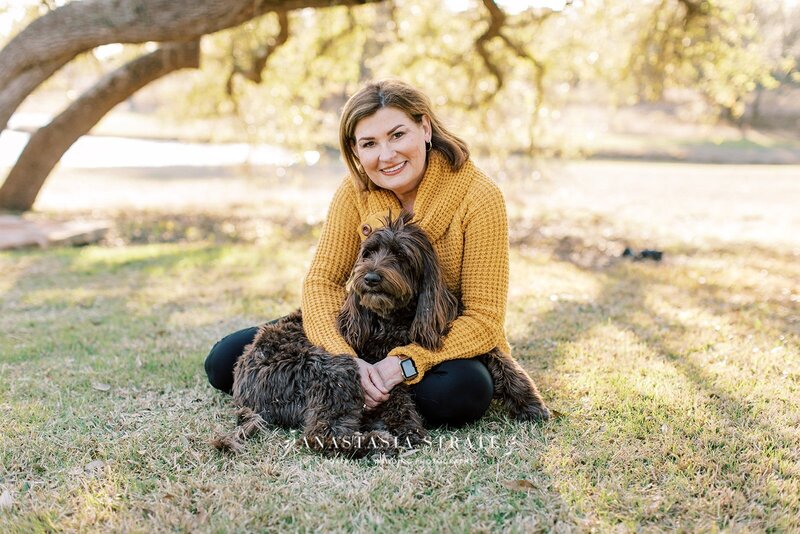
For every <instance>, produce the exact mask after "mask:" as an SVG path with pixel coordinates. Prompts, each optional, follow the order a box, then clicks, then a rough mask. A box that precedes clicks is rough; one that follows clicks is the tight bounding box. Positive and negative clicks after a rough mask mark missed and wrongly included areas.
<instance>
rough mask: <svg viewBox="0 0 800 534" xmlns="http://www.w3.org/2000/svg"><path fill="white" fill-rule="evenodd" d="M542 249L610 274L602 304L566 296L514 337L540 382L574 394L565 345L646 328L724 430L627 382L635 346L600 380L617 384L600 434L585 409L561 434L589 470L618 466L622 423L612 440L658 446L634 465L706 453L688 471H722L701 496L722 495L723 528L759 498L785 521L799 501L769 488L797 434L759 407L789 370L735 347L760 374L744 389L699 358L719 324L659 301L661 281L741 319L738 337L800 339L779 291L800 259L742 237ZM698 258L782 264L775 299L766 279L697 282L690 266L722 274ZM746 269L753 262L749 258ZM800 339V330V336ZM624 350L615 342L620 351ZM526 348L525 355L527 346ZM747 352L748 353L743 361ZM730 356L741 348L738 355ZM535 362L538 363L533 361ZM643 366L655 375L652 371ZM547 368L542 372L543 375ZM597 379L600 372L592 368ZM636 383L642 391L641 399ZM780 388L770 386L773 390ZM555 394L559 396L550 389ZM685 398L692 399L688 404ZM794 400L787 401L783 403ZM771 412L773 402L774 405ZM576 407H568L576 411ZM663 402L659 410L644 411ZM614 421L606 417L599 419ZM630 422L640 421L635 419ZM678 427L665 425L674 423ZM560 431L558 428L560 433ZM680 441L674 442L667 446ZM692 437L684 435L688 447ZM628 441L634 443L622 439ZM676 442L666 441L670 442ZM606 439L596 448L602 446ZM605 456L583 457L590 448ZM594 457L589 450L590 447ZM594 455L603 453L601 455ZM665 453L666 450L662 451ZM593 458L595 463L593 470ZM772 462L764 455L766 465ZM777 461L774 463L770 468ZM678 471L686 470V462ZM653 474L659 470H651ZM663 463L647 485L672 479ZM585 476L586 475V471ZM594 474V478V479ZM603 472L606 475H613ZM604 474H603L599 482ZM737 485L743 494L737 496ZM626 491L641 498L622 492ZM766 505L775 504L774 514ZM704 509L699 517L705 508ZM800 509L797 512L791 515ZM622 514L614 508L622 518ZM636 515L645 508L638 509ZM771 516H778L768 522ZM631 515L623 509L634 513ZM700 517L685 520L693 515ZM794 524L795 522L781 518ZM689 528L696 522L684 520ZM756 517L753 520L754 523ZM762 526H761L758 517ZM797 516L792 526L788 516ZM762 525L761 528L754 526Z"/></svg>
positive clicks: (651, 345)
mask: <svg viewBox="0 0 800 534" xmlns="http://www.w3.org/2000/svg"><path fill="white" fill-rule="evenodd" d="M535 246H537V247H538V248H540V249H545V250H549V251H550V252H551V254H552V256H553V257H554V258H556V259H558V260H560V261H563V262H565V263H569V264H571V265H573V266H575V267H577V268H578V269H580V270H581V271H583V272H584V273H587V274H589V275H591V277H592V278H593V279H594V280H596V281H598V282H599V284H600V290H599V293H598V295H597V296H596V297H595V298H593V299H592V301H591V302H574V301H563V300H559V301H557V302H555V303H554V305H553V307H552V309H551V310H549V311H547V312H545V313H544V314H542V315H541V316H540V317H538V318H537V319H536V321H534V322H532V324H531V326H530V328H529V329H528V332H527V333H526V334H523V335H521V336H519V337H518V339H514V340H512V341H513V342H514V345H515V346H518V347H520V346H521V347H522V349H523V350H522V351H521V352H522V354H523V364H524V365H526V366H527V367H533V369H535V370H536V371H540V370H541V371H542V375H543V376H541V377H537V380H538V381H540V386H544V389H545V390H547V392H548V393H551V394H554V395H557V394H558V392H559V391H561V392H562V393H565V394H567V396H569V393H568V391H569V389H570V388H569V387H564V385H565V384H568V383H569V382H570V380H571V377H570V376H567V377H563V378H562V377H559V376H558V374H557V373H558V372H559V370H560V369H563V368H564V366H563V365H562V360H564V358H565V357H566V355H567V350H565V348H564V347H567V346H570V345H572V344H574V343H579V342H580V341H581V340H582V339H584V338H585V337H587V336H590V334H591V332H592V330H593V329H595V328H604V327H609V326H610V327H613V328H615V329H617V330H618V331H621V332H623V333H629V334H632V335H633V336H634V340H635V342H634V343H635V344H638V345H640V346H641V347H642V348H643V349H644V352H646V353H650V354H653V355H655V360H653V361H655V362H660V363H662V364H664V365H666V366H667V367H669V366H671V367H672V368H674V369H675V370H676V371H678V373H680V376H682V377H684V378H685V379H686V380H688V382H689V383H691V384H692V385H693V386H694V388H695V390H696V397H697V398H698V399H700V401H699V402H700V403H701V405H703V406H705V407H706V408H707V409H708V411H709V412H710V413H711V415H712V418H713V419H712V423H713V428H708V427H707V425H708V424H709V421H708V420H707V418H706V417H704V416H703V415H702V414H700V413H696V412H695V411H684V410H682V409H679V408H678V406H673V405H671V404H670V403H669V402H664V401H663V400H658V399H657V397H654V396H652V395H651V394H648V393H647V392H646V391H641V390H640V393H639V394H638V398H637V395H636V393H635V391H636V388H635V387H633V386H632V384H630V383H627V382H626V381H627V380H629V379H626V378H625V376H626V375H625V373H626V368H627V367H630V366H633V365H636V362H635V361H633V360H631V358H633V359H634V360H635V359H636V358H637V356H636V355H635V354H633V355H631V354H625V355H626V356H628V360H627V361H624V360H622V359H620V360H619V361H618V362H617V363H616V365H619V366H620V367H619V369H618V370H616V369H614V368H613V367H611V368H609V369H607V370H606V374H605V375H596V376H598V377H600V376H602V379H603V380H604V381H607V382H608V383H604V384H597V385H596V387H597V388H600V389H602V388H606V389H607V390H608V391H609V395H610V396H609V398H608V400H609V404H608V405H607V406H603V407H600V409H601V411H600V412H594V414H593V415H589V417H591V418H593V419H595V421H593V423H592V424H591V425H589V427H590V428H596V429H598V432H600V435H597V434H593V433H584V432H583V428H581V427H583V426H584V425H585V424H586V420H585V419H584V416H583V415H576V417H577V419H575V418H570V417H567V419H566V420H562V421H561V423H560V428H559V430H558V433H560V434H561V435H562V437H564V436H567V435H571V436H572V438H570V439H572V440H573V441H572V443H571V446H572V447H574V448H575V452H574V453H573V456H575V457H578V458H581V457H583V458H584V460H580V464H581V465H577V466H576V467H577V469H578V470H579V471H581V470H583V471H586V472H587V473H592V472H593V469H594V468H596V467H597V466H598V465H599V466H605V467H604V468H608V461H610V457H609V456H607V454H608V453H609V452H610V451H609V450H608V447H607V444H602V441H603V440H604V439H609V436H608V435H607V429H606V426H607V425H610V426H611V427H613V428H614V432H615V435H614V437H613V438H611V439H612V440H618V442H619V443H620V448H621V449H628V447H629V450H631V451H636V450H639V451H641V450H642V444H643V443H647V442H651V444H650V445H649V446H648V445H645V447H646V448H647V447H649V450H648V452H647V453H645V454H644V455H643V456H642V457H638V458H631V459H630V460H629V461H630V462H631V465H632V466H633V465H641V466H644V465H645V464H648V463H650V462H651V461H656V460H657V461H662V462H665V463H664V467H665V468H666V466H668V465H674V466H680V465H683V466H684V467H685V466H686V463H687V462H688V465H689V466H690V467H691V466H692V465H693V464H692V460H687V459H686V458H694V461H695V462H697V463H696V465H695V467H696V468H697V470H698V471H697V472H696V473H691V472H687V473H683V474H682V475H681V476H684V477H687V479H691V478H692V477H695V478H698V477H700V478H702V477H703V476H708V473H709V472H713V473H715V474H714V476H712V480H713V484H711V485H710V486H708V487H704V488H700V489H699V490H696V491H700V495H704V496H705V498H706V499H707V500H710V501H717V502H718V505H717V511H716V517H715V518H714V522H715V523H716V524H717V525H718V526H719V527H722V528H725V527H726V526H730V525H732V524H735V521H736V519H735V516H736V515H737V514H738V515H741V514H742V513H745V512H744V511H745V509H746V508H747V507H748V506H752V505H757V506H761V507H763V508H766V510H767V513H762V514H761V518H760V519H761V520H762V521H766V523H761V524H762V525H766V526H768V525H775V521H776V517H778V516H780V514H781V510H795V511H796V510H797V503H796V501H795V500H794V499H793V497H791V496H789V495H786V494H784V493H782V492H777V493H774V494H773V493H769V492H767V490H766V489H765V487H763V486H764V485H765V477H770V476H773V477H775V478H776V479H777V480H781V479H782V476H785V473H784V475H781V469H780V468H779V467H778V465H780V463H781V462H782V461H797V460H798V458H797V455H796V452H792V451H796V438H795V436H794V434H793V433H792V432H791V431H789V430H788V429H787V428H785V427H784V426H782V425H781V424H780V423H779V422H777V421H775V420H773V419H772V418H770V417H768V416H767V415H766V413H763V412H764V410H762V411H760V410H759V407H758V405H759V404H762V405H763V404H764V403H769V402H770V400H771V399H770V398H769V392H768V391H767V392H764V391H761V390H760V388H761V389H763V388H764V387H766V386H765V382H766V381H770V380H774V379H780V377H779V376H777V374H776V376H775V377H768V376H761V375H759V374H758V373H757V372H756V370H755V369H752V366H748V364H749V362H748V360H747V359H746V358H745V356H746V355H747V351H749V350H750V348H749V347H748V346H745V347H744V348H742V349H739V350H740V354H738V355H733V358H734V360H735V361H736V363H738V364H739V365H740V366H741V368H743V369H744V370H745V371H747V370H751V371H752V380H753V384H750V385H752V387H746V386H745V387H742V386H741V384H738V383H726V380H725V378H726V377H725V376H724V375H717V374H715V372H714V371H712V370H710V369H708V368H706V367H704V365H703V364H700V363H698V362H697V361H696V359H695V358H694V357H693V355H695V354H699V355H703V354H704V353H706V351H708V349H709V345H711V346H713V345H714V344H715V342H716V340H713V339H712V341H710V342H709V341H708V338H703V337H702V335H699V334H698V330H702V329H703V328H709V327H708V325H705V324H700V323H698V324H693V323H692V322H691V320H676V319H674V318H673V317H672V316H671V315H667V314H665V313H664V312H663V311H660V310H659V309H658V308H657V307H656V306H654V305H653V301H652V300H651V299H653V298H658V297H654V296H653V295H652V294H650V293H651V288H654V287H660V288H662V290H664V288H666V290H665V291H666V294H667V298H668V301H669V302H668V303H667V304H668V305H670V306H673V307H680V306H681V304H683V305H684V306H686V307H688V308H693V309H697V310H700V312H701V313H703V314H706V315H707V316H711V317H714V318H716V320H718V321H719V322H720V323H723V324H724V323H725V322H727V321H731V322H732V323H733V324H732V326H731V327H730V328H731V329H732V330H733V331H734V332H735V333H736V335H738V336H739V337H741V338H743V339H744V338H746V337H747V336H748V335H749V334H750V333H751V331H750V330H749V329H748V323H754V329H756V328H758V329H759V330H760V331H761V332H762V333H764V334H765V335H768V336H774V337H775V338H778V337H779V336H781V337H780V339H785V338H784V337H783V335H782V334H785V335H786V336H787V337H789V338H790V339H789V340H788V341H787V343H791V342H792V339H791V336H797V335H798V320H797V316H796V314H795V313H793V312H792V308H793V306H792V303H793V301H792V300H791V298H793V297H791V296H790V295H789V294H786V292H785V291H784V292H783V294H782V295H775V294H774V287H776V286H777V287H784V288H789V287H792V280H793V279H796V278H795V277H794V276H795V273H794V268H793V267H791V266H792V265H795V263H794V261H792V260H796V258H795V257H794V255H791V254H787V253H784V252H781V251H775V250H772V249H765V248H759V247H756V246H749V245H746V246H742V247H741V248H738V247H737V246H736V245H733V246H731V247H730V248H717V249H713V250H698V249H694V250H682V251H667V254H666V258H667V259H666V261H665V262H663V263H661V264H655V263H629V262H627V261H622V260H620V259H619V258H612V257H608V255H607V254H606V255H605V257H603V254H602V251H598V250H589V251H586V250H581V243H580V241H575V240H571V239H565V238H557V239H553V240H550V241H547V242H545V241H539V242H538V243H535ZM688 254H693V255H697V256H702V257H719V256H723V257H729V258H738V261H739V262H742V261H743V262H745V263H746V264H754V265H755V268H756V269H758V270H761V271H764V269H763V268H762V266H761V265H760V262H768V263H770V264H771V265H772V264H775V265H779V266H782V267H781V268H776V267H773V269H772V271H770V274H771V275H772V276H774V277H775V279H774V280H773V294H770V295H767V296H765V295H764V294H763V291H762V290H761V288H760V287H759V285H758V284H750V285H746V284H736V285H731V286H730V287H726V286H724V285H721V284H716V283H713V282H706V281H703V282H702V283H701V282H699V281H697V280H693V279H692V278H691V277H689V276H688V274H689V273H690V272H691V271H692V270H698V271H702V272H705V273H707V276H709V278H711V277H712V276H713V275H714V270H713V267H706V268H705V269H704V268H703V267H697V266H694V265H693V264H692V260H691V257H688V256H687V255H688ZM739 267H741V265H739ZM732 313H735V314H739V315H737V316H736V320H732V319H731V314H732ZM794 340H796V337H795V338H794ZM611 350H612V351H613V350H616V347H615V348H612V349H611ZM518 354H519V352H518ZM604 356H606V355H601V356H598V358H596V361H597V362H598V365H609V363H608V361H604V360H606V359H605V358H604ZM737 356H738V358H737ZM728 357H730V355H728ZM579 359H580V361H581V363H582V364H583V365H590V366H591V365H593V363H592V362H593V357H592V355H591V354H588V355H583V357H582V358H579ZM529 364H530V365H529ZM639 365H641V366H642V367H644V368H645V369H648V368H649V365H650V364H648V363H647V361H640V362H639ZM642 372H645V373H646V372H647V371H646V370H644V371H642ZM534 374H536V373H534ZM589 374H590V375H591V372H590V373H589ZM631 389H633V390H634V393H633V397H631ZM767 389H768V388H767ZM545 396H546V397H548V395H545ZM548 400H549V401H550V402H551V404H552V405H553V406H555V407H556V408H559V407H560V406H564V405H565V404H567V405H569V404H572V407H573V408H576V413H579V412H581V409H580V408H578V407H577V402H578V400H577V399H576V398H573V399H558V398H552V399H548ZM679 404H680V403H679ZM789 406H791V404H790V403H787V404H785V405H784V406H783V407H782V408H787V407H789ZM762 408H763V406H762ZM569 409H570V408H566V410H567V411H568V410H569ZM650 409H652V413H650V414H647V413H642V412H646V411H647V410H650ZM597 418H603V419H605V420H604V421H596V419H597ZM626 420H630V421H632V422H633V424H625V421H626ZM676 426H677V427H678V433H679V434H682V439H681V440H679V443H678V444H673V445H670V447H673V449H670V451H669V452H667V453H666V454H665V453H664V451H659V450H658V447H659V446H660V445H659V444H658V442H659V441H660V440H661V435H662V433H663V432H673V431H674V427H676ZM665 428H666V429H667V430H664V429H665ZM553 431H556V430H555V429H554V430H553ZM667 441H668V440H664V443H665V444H666V443H667ZM680 441H683V442H682V443H680ZM622 444H625V445H622ZM664 446H666V445H664ZM595 447H596V448H595ZM586 449H588V450H590V451H594V452H589V453H581V452H579V451H581V450H586ZM753 451H768V453H769V454H771V455H773V460H763V461H761V460H760V459H759V460H756V459H754V452H753ZM587 454H588V455H589V458H586V455H587ZM592 454H595V456H594V457H592ZM653 454H659V455H663V456H661V457H660V458H658V459H656V458H655V457H653V456H652V455H653ZM585 461H588V462H589V465H594V466H595V467H587V465H586V464H584V462H585ZM759 462H761V463H759ZM765 466H769V467H766V471H765ZM676 469H677V470H679V469H678V468H677V467H676ZM642 472H643V473H644V472H647V471H646V470H645V469H644V468H642ZM664 475H665V473H664V472H663V470H656V472H650V473H649V479H648V480H644V481H638V483H639V484H641V486H642V487H643V488H646V487H648V486H649V485H653V486H652V487H658V486H659V485H661V484H663V480H662V478H663V476H664ZM576 476H577V474H576ZM586 476H594V475H586ZM601 478H602V477H601ZM596 481H597V480H595V482H596ZM726 492H731V493H730V494H728V493H726ZM619 498H622V499H625V498H631V497H630V496H627V497H626V496H621V497H619ZM621 508H627V517H628V518H629V519H630V518H631V517H632V516H631V512H632V510H631V509H630V507H629V506H627V507H621ZM662 508H666V510H669V511H671V512H672V513H673V514H675V513H678V515H680V513H681V511H682V510H685V509H686V503H685V502H682V501H677V500H676V501H673V502H671V503H667V504H666V505H665V506H662ZM762 512H763V510H762ZM638 513H639V516H638V517H637V518H636V521H637V524H638V523H639V522H641V523H644V524H647V523H658V524H660V525H661V526H664V525H665V523H664V522H663V521H664V517H665V516H664V513H665V511H664V510H661V512H660V513H657V514H655V515H653V514H649V513H646V512H645V511H643V510H640V511H638ZM694 513H697V512H696V511H695V512H694ZM760 513H761V512H758V511H757V510H755V511H753V512H752V514H753V515H752V516H751V517H750V518H749V520H751V521H755V520H758V519H759V514H760ZM789 514H791V512H789ZM612 515H613V514H612ZM634 515H635V514H634ZM765 516H766V519H765ZM623 517H625V514H620V515H619V520H623ZM686 519H688V518H687V517H684V521H685V520H686ZM780 520H783V518H780ZM684 524H686V523H684ZM745 524H747V523H745ZM755 524H758V523H755ZM787 524H788V523H787ZM751 525H753V524H752V523H751Z"/></svg>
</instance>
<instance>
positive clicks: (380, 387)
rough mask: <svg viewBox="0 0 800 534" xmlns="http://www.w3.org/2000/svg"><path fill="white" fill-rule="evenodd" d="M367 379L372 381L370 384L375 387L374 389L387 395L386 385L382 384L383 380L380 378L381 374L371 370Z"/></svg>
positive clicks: (373, 369)
mask: <svg viewBox="0 0 800 534" xmlns="http://www.w3.org/2000/svg"><path fill="white" fill-rule="evenodd" d="M369 378H370V380H372V383H373V384H374V385H375V387H376V388H378V390H379V391H380V392H381V393H383V394H387V393H389V388H387V387H386V384H385V383H384V381H383V378H382V377H381V374H380V373H379V372H378V370H377V369H375V368H372V369H371V370H370V373H369Z"/></svg>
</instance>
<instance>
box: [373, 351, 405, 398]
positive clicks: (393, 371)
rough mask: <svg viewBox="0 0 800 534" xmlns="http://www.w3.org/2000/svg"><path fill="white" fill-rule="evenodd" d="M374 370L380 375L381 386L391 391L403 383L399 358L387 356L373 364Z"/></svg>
mask: <svg viewBox="0 0 800 534" xmlns="http://www.w3.org/2000/svg"><path fill="white" fill-rule="evenodd" d="M375 369H377V370H378V373H380V375H381V378H382V379H383V384H384V385H385V386H386V387H387V388H388V389H389V390H391V389H392V388H393V387H395V386H396V385H397V384H399V383H400V382H402V381H403V371H402V370H401V369H400V358H398V357H397V356H387V357H385V358H384V359H382V360H381V361H379V362H378V363H376V364H375Z"/></svg>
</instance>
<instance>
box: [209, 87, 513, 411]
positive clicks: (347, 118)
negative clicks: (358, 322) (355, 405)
mask: <svg viewBox="0 0 800 534" xmlns="http://www.w3.org/2000/svg"><path fill="white" fill-rule="evenodd" d="M339 144H340V148H341V151H342V155H343V157H344V161H345V163H346V164H347V167H348V169H349V171H350V175H349V176H348V177H346V178H345V179H344V180H343V182H342V183H341V185H340V186H339V188H338V190H337V191H336V193H335V195H334V197H333V200H332V202H331V204H330V208H329V210H328V215H327V219H326V221H325V225H324V227H323V230H322V236H321V237H320V240H319V246H318V247H317V251H316V254H315V256H314V260H313V261H312V264H311V268H310V269H309V272H308V274H307V276H306V278H305V281H304V284H303V293H302V310H303V328H304V329H305V331H306V335H307V336H308V337H309V339H310V340H311V341H312V342H313V343H314V344H316V345H319V346H321V347H323V348H324V349H326V350H327V351H329V352H330V353H332V354H350V355H352V356H353V357H356V354H355V352H354V351H353V349H352V348H351V347H350V346H349V345H348V344H347V343H346V342H345V340H344V339H343V338H342V336H341V335H340V334H339V332H338V329H337V327H336V316H337V314H338V312H339V310H340V308H341V306H342V304H343V302H344V297H345V283H346V281H347V279H348V276H349V274H350V270H351V269H352V267H353V264H354V262H355V259H356V256H357V253H358V249H359V246H360V243H361V239H362V236H363V235H364V234H369V232H370V231H372V230H373V229H374V228H376V227H378V226H380V224H381V223H380V221H381V219H382V218H383V217H385V216H386V215H387V214H388V213H389V212H390V210H391V212H392V213H395V214H397V213H399V211H400V209H401V208H402V209H405V210H406V211H409V212H411V213H413V214H414V220H415V221H416V222H417V223H419V225H420V226H421V227H422V228H423V229H424V230H425V231H426V233H427V234H428V236H429V237H430V239H431V241H432V243H433V246H434V249H435V250H436V253H437V254H438V256H439V261H440V263H441V265H442V270H443V274H444V278H445V283H446V284H447V286H448V288H449V289H450V290H451V291H453V292H454V293H455V294H456V295H457V296H458V297H459V299H460V300H461V302H462V304H463V312H462V315H461V316H459V317H458V318H457V319H456V320H455V321H454V322H453V323H452V325H451V329H450V332H449V333H448V335H447V337H446V338H445V341H444V344H443V346H442V348H441V349H440V350H438V351H436V352H432V351H428V350H426V349H423V348H422V347H420V346H418V345H413V344H412V345H407V346H403V347H397V348H396V349H393V350H392V351H390V352H389V354H387V355H386V358H384V359H383V360H381V361H379V362H378V363H376V364H374V365H370V364H369V363H367V362H365V361H363V360H361V359H360V358H357V357H356V362H357V363H358V367H359V373H360V379H361V385H362V387H363V389H364V397H365V402H366V405H367V408H374V407H375V406H377V405H378V404H380V403H381V402H384V401H385V400H386V399H388V398H389V392H390V391H391V389H392V388H393V387H394V386H396V385H397V384H399V383H401V382H406V383H407V384H409V385H410V386H411V390H412V392H413V394H414V398H415V400H416V403H417V406H418V408H419V411H420V413H421V414H422V416H423V417H424V418H425V419H426V421H427V422H428V423H429V424H432V425H445V424H446V425H450V426H460V425H463V424H466V423H470V422H472V421H476V420H477V419H479V418H480V417H481V416H482V415H483V414H484V413H485V411H486V410H487V408H488V407H489V403H490V401H491V399H492V394H493V386H492V379H491V376H490V375H489V372H488V370H487V369H486V366H485V365H484V364H483V363H482V362H481V361H480V360H479V359H475V358H474V357H475V356H478V355H480V354H484V353H486V352H489V351H490V350H491V349H493V348H495V347H499V348H500V349H501V350H502V351H503V352H506V353H510V350H511V349H510V347H509V345H508V342H507V341H506V337H505V332H504V328H503V323H504V319H505V309H506V300H507V296H508V226H507V224H508V223H507V220H506V211H505V202H504V200H503V196H502V194H501V192H500V190H499V189H498V187H497V186H496V184H495V183H494V182H492V181H491V179H489V178H488V177H487V176H486V175H484V174H483V173H482V172H481V171H480V170H479V169H477V168H476V167H475V166H474V165H473V163H472V161H470V159H469V150H468V148H467V145H466V143H464V141H462V140H461V139H459V138H458V137H456V136H455V135H453V134H452V133H451V132H450V131H448V130H447V129H446V128H445V127H444V126H443V125H442V123H441V122H440V121H439V119H438V118H437V117H436V115H435V113H434V112H433V109H432V108H431V104H430V101H429V99H428V98H427V97H426V96H425V95H424V94H423V93H421V92H420V91H419V90H418V89H416V88H414V87H412V86H410V85H409V84H407V83H404V82H401V81H398V80H384V81H378V82H374V83H369V84H367V85H366V86H364V87H363V88H362V89H361V90H360V91H358V92H357V93H356V94H355V95H353V96H352V97H351V98H350V100H348V102H347V104H345V107H344V110H343V111H342V117H341V122H340V127H339ZM256 332H257V328H256V327H253V328H248V329H245V330H241V331H239V332H235V333H233V334H231V335H229V336H227V337H225V338H223V339H222V340H221V341H219V342H218V343H217V344H216V345H215V346H214V348H213V349H212V350H211V353H210V354H209V356H208V358H207V359H206V364H205V365H206V371H207V373H208V377H209V380H210V381H211V384H212V385H213V386H214V387H216V388H218V389H221V390H224V391H228V392H230V390H231V386H232V382H233V365H234V363H235V362H236V359H237V358H238V357H239V356H240V355H241V354H242V352H243V349H244V346H245V345H247V344H248V343H250V342H251V341H252V340H253V338H254V336H255V334H256Z"/></svg>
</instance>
